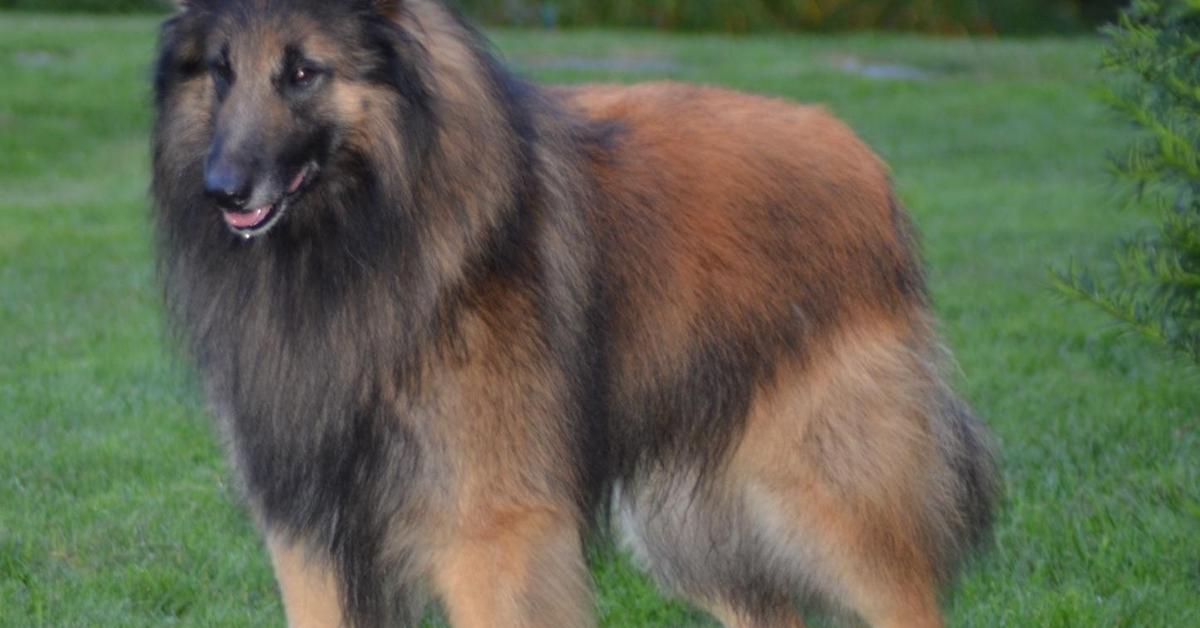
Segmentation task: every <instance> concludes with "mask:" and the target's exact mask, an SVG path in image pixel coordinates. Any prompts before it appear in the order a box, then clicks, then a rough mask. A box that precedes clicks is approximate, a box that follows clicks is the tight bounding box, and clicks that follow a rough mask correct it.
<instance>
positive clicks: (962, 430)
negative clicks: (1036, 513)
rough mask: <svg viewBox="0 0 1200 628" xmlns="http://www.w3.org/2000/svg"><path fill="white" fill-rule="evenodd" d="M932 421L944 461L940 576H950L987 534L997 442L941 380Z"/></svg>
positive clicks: (995, 493) (994, 496)
mask: <svg viewBox="0 0 1200 628" xmlns="http://www.w3.org/2000/svg"><path fill="white" fill-rule="evenodd" d="M931 401H932V407H931V408H930V410H931V413H930V417H929V418H930V421H931V424H932V426H933V428H934V432H935V434H936V435H937V441H938V448H939V450H940V454H941V462H942V464H943V474H942V481H943V482H944V483H945V485H944V486H942V487H941V489H942V490H941V491H939V492H940V493H941V496H942V499H941V500H939V501H940V502H941V503H940V504H938V509H939V510H940V511H941V512H939V513H937V515H936V520H937V521H938V522H940V525H939V527H940V528H941V529H940V530H939V531H938V532H937V536H939V537H940V538H939V539H938V541H939V542H938V545H940V546H941V548H942V551H941V552H939V554H941V556H940V558H941V560H940V561H939V563H940V565H939V567H940V569H939V571H940V572H941V574H940V575H941V576H942V577H943V578H945V579H947V580H948V579H950V578H952V577H953V576H954V575H955V573H956V572H957V571H958V568H959V567H960V566H961V564H962V563H963V562H964V560H965V559H966V558H967V557H969V556H970V555H971V554H972V553H973V551H974V550H976V549H978V548H979V547H980V546H982V545H984V544H986V543H987V542H988V541H989V540H990V538H991V529H992V523H993V519H994V517H995V513H996V509H997V507H998V505H999V502H1000V499H1001V493H1002V489H1001V482H1000V474H999V469H998V467H997V463H996V454H995V451H996V449H995V445H994V443H993V442H992V438H991V435H990V434H989V433H988V430H987V428H986V427H985V426H984V425H983V423H982V422H981V421H980V420H979V419H978V418H976V416H975V415H974V413H972V412H971V409H970V408H969V407H968V406H967V404H966V403H965V402H963V401H962V400H961V399H959V397H958V396H957V395H956V394H955V393H954V392H953V391H951V390H950V389H949V387H947V386H945V385H944V384H942V385H939V386H937V390H936V391H935V393H934V395H933V399H932V400H931Z"/></svg>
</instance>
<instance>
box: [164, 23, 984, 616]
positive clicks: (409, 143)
mask: <svg viewBox="0 0 1200 628" xmlns="http://www.w3.org/2000/svg"><path fill="white" fill-rule="evenodd" d="M154 93H155V110H156V118H155V123H154V129H153V140H152V144H153V183H152V196H153V200H154V208H155V209H154V222H155V233H156V239H157V251H158V260H159V262H158V263H159V272H160V275H161V278H162V282H163V284H164V286H165V308H166V310H167V313H168V318H169V320H170V321H171V322H172V326H173V328H174V329H176V330H177V331H178V334H179V337H180V343H181V345H182V346H183V348H184V350H185V351H186V353H187V355H188V356H189V358H190V359H191V360H192V362H193V364H194V365H195V367H196V373H197V375H198V378H199V379H200V380H201V381H202V386H203V389H204V391H205V394H206V397H207V400H208V403H209V405H210V406H211V408H212V413H213V415H214V418H215V423H216V425H217V426H218V428H219V432H220V433H221V434H222V435H223V438H224V440H225V441H227V449H228V453H229V458H230V461H231V466H232V467H233V468H234V470H235V475H236V476H237V478H238V479H239V483H240V486H241V489H242V491H243V493H244V495H245V497H246V502H247V504H248V509H249V510H250V511H251V513H252V515H253V517H254V519H255V521H256V522H257V524H258V526H259V527H260V529H261V530H262V533H263V535H264V538H265V543H266V545H267V548H268V550H269V552H270V555H271V560H272V563H273V565H274V569H275V574H276V577H277V580H278V583H279V586H280V590H281V592H282V596H283V601H284V606H285V610H286V614H287V618H288V622H289V623H290V625H292V626H333V625H348V626H382V625H409V624H414V623H416V622H419V621H420V619H421V617H422V615H423V613H424V609H425V607H426V605H427V603H429V602H431V601H436V602H439V603H440V604H441V605H442V607H443V609H444V611H445V614H446V615H447V617H448V618H449V620H450V622H451V623H452V624H453V625H454V626H463V627H470V626H547V627H550V626H553V627H563V626H588V625H593V624H594V622H595V619H594V617H593V613H592V592H591V582H590V578H589V574H588V567H587V559H586V555H587V552H586V551H585V548H586V547H587V546H588V545H589V543H591V542H592V540H594V539H597V538H599V539H604V538H605V537H606V536H607V534H608V531H609V530H610V529H614V528H615V529H616V530H618V532H619V535H620V537H621V538H622V539H623V542H624V544H625V547H627V548H628V550H629V551H630V553H631V554H632V555H633V556H634V558H635V559H636V561H637V562H638V563H639V564H640V565H641V566H642V567H644V568H645V569H646V570H647V571H648V572H649V573H650V574H651V575H652V576H653V578H654V579H655V581H656V582H657V583H658V584H659V585H660V586H661V587H662V589H663V590H664V592H665V593H667V594H669V595H673V596H678V597H680V598H683V599H685V600H688V601H690V602H691V603H692V604H694V605H695V606H697V607H699V608H701V609H704V610H706V611H707V612H710V613H711V614H712V615H714V616H715V617H716V618H717V619H719V620H720V621H722V622H723V623H724V624H725V625H727V626H747V627H748V626H789V625H791V626H798V625H800V624H801V622H802V614H801V613H802V612H804V609H805V608H807V606H806V605H808V604H810V603H816V604H820V605H821V606H822V607H823V608H832V609H834V610H838V611H841V612H844V613H847V614H850V615H851V616H854V617H857V618H859V619H861V620H862V621H865V622H866V623H868V624H870V625H872V626H937V625H940V624H941V622H942V619H941V613H940V610H939V605H938V595H939V592H940V591H941V590H943V589H944V587H945V586H947V585H948V584H949V583H950V581H951V579H952V578H953V576H954V574H955V572H956V569H957V568H958V567H959V566H960V565H961V564H962V561H963V559H964V557H966V556H968V555H969V552H970V551H971V549H972V548H974V547H975V546H977V545H978V544H979V542H980V540H981V539H983V538H984V537H985V536H986V532H987V530H988V526H989V522H990V520H991V518H992V513H993V511H994V508H995V504H996V501H997V495H998V494H999V490H1000V483H999V480H998V479H997V472H996V464H995V462H994V454H993V451H994V447H993V446H992V445H991V444H990V437H989V435H988V432H987V430H986V428H985V427H984V426H983V424H982V423H981V422H980V421H978V420H977V419H976V418H975V417H974V416H973V415H972V413H971V411H970V410H969V408H968V407H967V405H966V404H965V403H964V402H962V401H961V400H960V399H959V397H958V396H956V394H955V393H954V392H953V391H952V390H951V388H950V387H949V386H948V384H947V383H946V381H945V378H944V377H943V375H942V367H943V364H944V363H945V362H946V357H945V356H944V351H943V350H942V349H941V348H940V344H939V341H938V339H937V337H936V335H935V331H934V323H933V319H932V316H931V313H930V309H931V308H930V303H929V299H928V296H927V293H926V288H925V281H924V279H923V271H922V266H921V261H920V259H919V254H918V251H917V246H916V244H915V242H914V236H913V230H912V228H911V227H910V223H909V219H908V217H907V215H906V213H905V211H904V210H903V208H902V207H901V206H900V205H899V203H898V202H897V200H896V197H895V194H894V193H893V191H892V189H891V186H890V182H889V175H888V171H887V168H886V166H885V165H884V164H883V163H882V162H881V160H880V159H879V158H878V157H877V156H876V155H875V154H874V153H873V152H872V151H871V150H870V149H869V148H868V147H867V146H866V145H864V143H863V142H862V141H861V140H859V139H858V138H857V137H856V136H855V135H854V133H853V132H852V131H851V130H850V129H849V128H847V127H846V126H845V125H844V124H843V123H841V122H839V121H838V120H836V119H835V118H833V117H832V116H831V115H829V114H828V113H826V112H825V111H824V110H823V109H821V108H819V107H812V106H801V105H796V104H792V103H788V102H785V101H783V100H779V99H773V98H767V97H761V96H753V95H748V94H742V93H737V92H733V91H728V90H725V89H720V88H716V87H704V86H688V85H682V84H673V83H652V84H645V85H637V86H631V87H625V86H616V85H594V86H582V87H540V86H536V85H533V84H530V83H528V82H526V81H523V80H521V79H519V78H517V77H516V76H514V74H513V73H511V72H510V71H508V70H507V69H505V67H504V66H503V65H502V64H501V63H500V62H499V61H498V60H497V57H496V56H495V55H494V54H493V53H492V52H491V50H490V49H489V47H488V45H487V43H486V41H485V39H484V38H483V37H482V36H481V35H480V34H478V33H477V32H476V31H475V30H474V29H473V28H472V27H471V26H470V25H469V24H468V23H467V22H466V21H465V20H464V19H462V18H461V17H460V16H459V15H458V14H457V13H456V12H455V11H453V10H451V9H449V8H447V7H446V6H444V5H443V4H441V3H440V2H437V1H435V0H331V1H318V0H184V1H183V2H182V4H181V5H180V6H179V8H178V10H177V11H176V12H175V14H174V15H173V16H172V17H170V18H169V19H168V20H166V22H165V23H164V24H163V26H162V30H161V34H160V43H159V51H158V61H157V64H156V69H155V91H154Z"/></svg>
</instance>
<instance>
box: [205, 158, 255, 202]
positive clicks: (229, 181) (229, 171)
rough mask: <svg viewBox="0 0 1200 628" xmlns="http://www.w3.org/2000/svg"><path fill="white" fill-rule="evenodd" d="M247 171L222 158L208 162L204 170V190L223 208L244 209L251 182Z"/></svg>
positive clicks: (248, 197)
mask: <svg viewBox="0 0 1200 628" xmlns="http://www.w3.org/2000/svg"><path fill="white" fill-rule="evenodd" d="M247 173H248V171H247V169H245V168H240V167H238V166H236V165H234V164H231V163H229V162H228V161H224V160H217V161H216V162H215V163H210V164H209V165H208V167H207V168H205V171H204V191H205V193H206V194H208V196H209V197H210V198H212V199H213V200H215V201H216V202H217V204H219V205H220V206H221V207H223V208H225V209H245V208H246V203H247V202H248V201H249V200H250V193H251V189H252V187H253V186H252V182H251V180H250V176H249V174H247Z"/></svg>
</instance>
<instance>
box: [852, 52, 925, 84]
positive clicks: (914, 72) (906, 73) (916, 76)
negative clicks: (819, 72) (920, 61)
mask: <svg viewBox="0 0 1200 628" xmlns="http://www.w3.org/2000/svg"><path fill="white" fill-rule="evenodd" d="M832 64H833V66H834V67H835V68H837V69H839V70H841V71H843V72H845V73H847V74H854V75H857V76H861V77H864V78H869V79H874V80H877V81H929V80H932V79H934V78H937V74H936V73H934V72H932V71H930V70H926V69H923V68H918V67H915V66H911V65H903V64H900V63H874V62H870V61H863V60H862V59H859V58H858V57H852V56H845V57H835V58H834V59H832Z"/></svg>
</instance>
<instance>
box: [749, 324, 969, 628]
mask: <svg viewBox="0 0 1200 628" xmlns="http://www.w3.org/2000/svg"><path fill="white" fill-rule="evenodd" d="M909 333H912V332H911V331H908V330H903V329H897V328H896V326H895V325H894V324H891V323H888V322H879V321H877V322H869V323H864V324H861V325H857V326H852V327H851V328H850V329H849V330H847V331H846V332H844V333H843V334H841V335H840V336H839V337H837V338H836V339H834V342H833V343H832V346H831V347H829V348H828V350H827V351H826V352H824V353H823V355H822V356H821V357H820V358H818V359H816V360H815V361H814V362H813V363H812V364H811V365H810V366H808V367H807V368H802V369H793V370H790V371H785V372H784V373H781V374H780V376H779V377H778V378H777V380H776V381H775V382H774V383H773V385H772V386H771V387H770V388H769V389H767V390H764V391H763V392H762V393H761V394H760V395H759V400H758V402H757V403H756V405H755V406H754V409H753V410H752V411H751V415H750V422H749V424H748V428H747V432H746V436H745V438H744V439H743V441H742V443H741V444H740V446H739V448H738V451H737V452H736V453H735V454H734V457H733V461H732V464H731V466H730V476H731V481H732V482H733V483H735V484H736V485H738V486H739V488H740V489H741V490H742V491H744V492H745V494H746V495H748V496H749V498H750V500H749V501H750V503H752V504H753V506H754V507H755V508H756V509H757V510H759V513H758V514H759V515H760V516H761V520H762V521H764V522H766V523H767V526H768V528H769V529H770V530H771V533H772V534H773V535H775V537H776V539H777V541H776V542H778V543H780V544H781V545H789V544H795V545H797V546H804V547H805V549H804V551H803V552H800V553H801V554H803V555H806V556H808V557H809V560H808V561H807V562H806V563H805V564H804V565H798V566H797V569H798V570H803V571H804V572H805V573H806V574H807V575H808V576H809V577H810V578H813V579H815V580H816V581H818V582H819V583H820V584H821V586H823V587H824V588H825V589H826V592H827V594H828V595H829V597H831V598H832V599H835V600H844V601H846V602H847V603H849V605H850V606H851V607H853V608H856V609H860V611H861V612H862V613H863V615H864V616H865V618H866V619H867V620H868V621H869V622H870V623H871V625H873V626H940V625H941V623H940V619H939V612H938V609H937V602H936V587H937V581H936V579H935V576H934V573H933V566H932V565H931V564H929V559H928V556H930V554H931V553H932V552H936V550H935V548H930V547H927V546H926V543H928V542H929V540H930V539H931V538H933V535H929V534H928V532H929V531H928V530H925V529H923V528H922V525H923V524H924V522H923V518H924V517H925V516H926V515H927V513H923V512H921V511H920V508H921V504H922V496H923V495H929V494H937V493H939V492H940V489H941V487H940V486H938V484H939V482H942V481H945V480H946V479H947V478H945V477H943V476H944V474H946V473H947V472H948V470H946V469H942V468H939V467H938V464H939V456H938V455H937V451H936V449H937V445H936V442H935V438H934V435H933V434H932V433H931V430H930V428H929V426H928V425H927V423H926V421H927V418H926V409H925V408H923V407H922V405H921V399H920V398H919V397H917V396H916V395H915V394H914V391H919V390H920V389H922V388H924V387H927V386H931V385H936V383H935V382H932V381H920V379H921V378H922V376H923V375H924V376H928V375H929V374H928V373H924V374H923V373H922V370H923V368H924V367H923V365H922V364H921V363H920V361H921V358H920V357H919V356H916V355H914V354H913V353H912V351H911V350H910V349H909V348H908V346H906V342H905V340H906V339H905V338H904V337H903V336H904V335H906V334H909Z"/></svg>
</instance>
